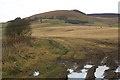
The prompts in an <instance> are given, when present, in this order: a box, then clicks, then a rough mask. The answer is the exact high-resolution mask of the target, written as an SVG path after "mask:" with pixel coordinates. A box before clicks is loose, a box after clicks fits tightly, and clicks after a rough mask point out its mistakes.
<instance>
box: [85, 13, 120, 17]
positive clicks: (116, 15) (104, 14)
mask: <svg viewBox="0 0 120 80" xmlns="http://www.w3.org/2000/svg"><path fill="white" fill-rule="evenodd" d="M87 15H88V16H93V17H118V16H119V14H116V13H102V14H100V13H98V14H87Z"/></svg>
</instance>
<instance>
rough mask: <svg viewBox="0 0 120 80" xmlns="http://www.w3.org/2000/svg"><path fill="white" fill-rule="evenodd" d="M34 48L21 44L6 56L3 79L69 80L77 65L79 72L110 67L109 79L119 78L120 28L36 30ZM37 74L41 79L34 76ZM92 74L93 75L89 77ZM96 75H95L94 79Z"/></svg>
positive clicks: (6, 51)
mask: <svg viewBox="0 0 120 80" xmlns="http://www.w3.org/2000/svg"><path fill="white" fill-rule="evenodd" d="M33 36H34V37H36V38H37V39H35V40H33V42H32V45H25V44H22V43H21V44H19V45H18V44H17V45H18V47H17V48H10V49H9V50H5V51H4V53H3V77H23V78H27V77H29V78H66V77H67V74H68V72H67V69H68V68H72V67H73V65H74V64H75V63H76V64H77V65H78V67H77V68H76V69H74V71H76V72H79V71H80V69H82V68H83V66H84V65H85V64H93V65H94V66H95V67H94V68H92V69H91V70H92V71H88V75H87V77H89V76H91V75H92V74H91V73H89V72H93V73H94V71H95V69H96V68H97V67H98V66H99V65H106V66H108V67H109V70H106V71H105V77H106V78H111V77H110V76H109V75H113V74H114V76H112V78H115V77H116V75H118V74H119V73H114V72H113V71H114V70H116V68H117V67H118V66H119V61H118V39H117V38H118V28H111V27H103V28H100V27H95V26H66V27H44V28H35V29H33ZM35 71H39V72H40V75H39V76H37V77H34V76H33V73H34V72H35ZM89 74H90V75H89ZM93 76H94V75H92V77H93Z"/></svg>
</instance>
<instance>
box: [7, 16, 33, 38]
mask: <svg viewBox="0 0 120 80" xmlns="http://www.w3.org/2000/svg"><path fill="white" fill-rule="evenodd" d="M29 25H30V23H29V21H27V20H24V19H21V18H16V19H15V20H12V21H9V22H8V25H7V26H6V28H5V36H6V38H16V37H29V36H31V27H30V26H29Z"/></svg>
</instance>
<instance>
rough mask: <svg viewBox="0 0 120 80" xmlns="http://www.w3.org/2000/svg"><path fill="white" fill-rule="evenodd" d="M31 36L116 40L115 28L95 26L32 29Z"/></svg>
mask: <svg viewBox="0 0 120 80" xmlns="http://www.w3.org/2000/svg"><path fill="white" fill-rule="evenodd" d="M32 36H35V37H38V38H40V37H72V38H94V39H97V38H98V39H111V38H116V39H117V38H118V28H117V27H102V28H100V27H96V26H66V27H44V28H36V29H33V34H32Z"/></svg>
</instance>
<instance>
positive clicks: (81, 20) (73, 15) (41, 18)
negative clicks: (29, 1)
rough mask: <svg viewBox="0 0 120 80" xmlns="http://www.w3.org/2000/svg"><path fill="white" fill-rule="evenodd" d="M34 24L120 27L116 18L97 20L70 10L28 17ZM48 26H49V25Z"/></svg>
mask: <svg viewBox="0 0 120 80" xmlns="http://www.w3.org/2000/svg"><path fill="white" fill-rule="evenodd" d="M26 19H28V20H29V21H31V23H32V24H36V23H39V24H40V23H50V24H63V23H70V24H79V25H92V26H94V25H95V26H118V25H117V24H118V19H117V17H115V18H96V17H91V16H87V15H84V14H82V13H79V12H76V11H72V10H71V11H70V10H57V11H50V12H45V13H41V14H36V15H33V16H30V17H27V18H26ZM47 25H48V24H47Z"/></svg>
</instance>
